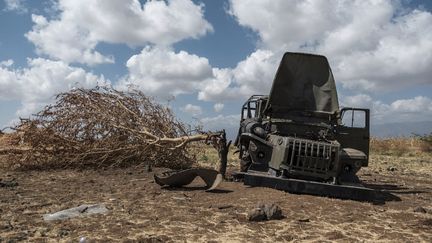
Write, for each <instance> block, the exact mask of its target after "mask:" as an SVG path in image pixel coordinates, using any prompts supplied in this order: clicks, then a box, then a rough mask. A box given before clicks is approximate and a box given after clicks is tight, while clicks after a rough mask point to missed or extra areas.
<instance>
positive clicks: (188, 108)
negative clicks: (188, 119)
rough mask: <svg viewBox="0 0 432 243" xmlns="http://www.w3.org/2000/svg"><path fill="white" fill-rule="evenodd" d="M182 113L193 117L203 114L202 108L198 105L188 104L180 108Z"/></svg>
mask: <svg viewBox="0 0 432 243" xmlns="http://www.w3.org/2000/svg"><path fill="white" fill-rule="evenodd" d="M180 110H181V111H183V112H186V113H189V114H191V115H192V116H198V115H201V114H202V108H201V106H198V105H192V104H187V105H185V106H184V107H182V108H180Z"/></svg>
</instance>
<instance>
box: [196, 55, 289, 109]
mask: <svg viewBox="0 0 432 243" xmlns="http://www.w3.org/2000/svg"><path fill="white" fill-rule="evenodd" d="M281 57H282V54H273V52H271V51H268V50H257V51H256V52H253V53H252V54H251V55H249V56H248V57H247V58H246V59H245V60H243V61H241V62H239V63H238V64H237V66H236V67H235V68H233V69H216V68H214V69H213V73H214V78H213V79H211V80H208V81H207V82H204V84H203V87H202V88H201V90H200V92H199V94H198V99H200V100H206V101H223V100H225V99H244V98H247V97H249V96H251V95H253V94H267V93H268V92H269V91H270V88H271V84H272V82H273V76H274V74H275V72H276V69H277V67H278V65H279V61H280V58H281Z"/></svg>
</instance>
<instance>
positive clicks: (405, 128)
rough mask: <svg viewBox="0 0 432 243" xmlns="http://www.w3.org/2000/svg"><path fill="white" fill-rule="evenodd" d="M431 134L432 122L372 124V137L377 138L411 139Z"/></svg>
mask: <svg viewBox="0 0 432 243" xmlns="http://www.w3.org/2000/svg"><path fill="white" fill-rule="evenodd" d="M431 132H432V121H420V122H394V123H385V124H373V123H372V124H371V135H372V136H375V137H410V136H412V135H413V134H419V135H423V134H429V133H431Z"/></svg>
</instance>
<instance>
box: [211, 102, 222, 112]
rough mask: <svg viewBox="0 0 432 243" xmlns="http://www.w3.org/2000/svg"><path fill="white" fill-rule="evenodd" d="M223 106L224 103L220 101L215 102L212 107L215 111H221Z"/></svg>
mask: <svg viewBox="0 0 432 243" xmlns="http://www.w3.org/2000/svg"><path fill="white" fill-rule="evenodd" d="M224 106H225V105H224V104H222V103H216V104H214V106H213V109H214V111H215V112H221V111H222V110H223V108H224Z"/></svg>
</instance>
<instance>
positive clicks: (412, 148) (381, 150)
mask: <svg viewBox="0 0 432 243" xmlns="http://www.w3.org/2000/svg"><path fill="white" fill-rule="evenodd" d="M428 139H429V140H428ZM431 140H432V139H431V135H428V136H418V135H417V136H412V137H409V138H406V137H395V138H383V139H380V138H372V139H371V140H370V149H371V152H372V153H375V154H381V155H397V156H400V155H413V156H414V155H417V154H419V153H428V152H431V151H432V142H431Z"/></svg>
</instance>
